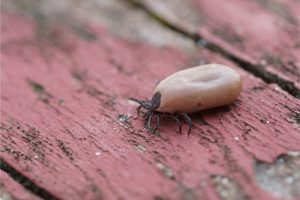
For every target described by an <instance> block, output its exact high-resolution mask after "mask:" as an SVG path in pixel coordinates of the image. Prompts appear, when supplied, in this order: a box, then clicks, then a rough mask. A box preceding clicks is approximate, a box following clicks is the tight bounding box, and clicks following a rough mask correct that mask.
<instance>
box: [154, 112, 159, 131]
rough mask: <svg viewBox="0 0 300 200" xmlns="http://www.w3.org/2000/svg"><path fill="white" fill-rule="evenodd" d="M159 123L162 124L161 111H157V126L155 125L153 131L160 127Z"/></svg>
mask: <svg viewBox="0 0 300 200" xmlns="http://www.w3.org/2000/svg"><path fill="white" fill-rule="evenodd" d="M159 124H160V113H157V121H156V127H155V129H154V131H153V133H154V132H155V131H156V130H157V129H158V128H159Z"/></svg>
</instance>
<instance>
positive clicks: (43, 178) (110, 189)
mask: <svg viewBox="0 0 300 200" xmlns="http://www.w3.org/2000/svg"><path fill="white" fill-rule="evenodd" d="M3 18H4V20H3V23H2V28H1V30H2V36H3V37H2V41H1V46H2V47H3V48H2V49H1V55H2V61H1V62H2V66H3V69H2V77H1V87H2V93H1V101H2V105H1V135H2V137H1V158H3V159H4V160H5V161H6V162H7V163H8V164H9V165H11V166H13V167H14V168H15V169H16V170H18V171H20V172H21V173H22V174H24V176H26V177H29V178H30V179H31V180H33V181H34V182H35V183H36V184H37V185H39V186H40V187H42V188H44V189H45V190H47V191H48V192H50V193H51V194H53V195H55V196H56V197H59V198H62V199H101V198H102V199H118V198H119V199H159V198H160V199H185V198H190V199H199V198H203V199H220V197H219V195H221V194H219V193H218V191H219V190H218V189H217V188H216V187H217V186H216V185H218V184H216V182H218V180H219V179H218V177H219V175H222V176H224V177H226V178H227V179H228V180H229V182H230V183H233V184H231V185H232V187H234V188H235V189H236V188H238V191H239V192H238V194H239V195H240V196H242V197H243V198H248V199H276V198H275V197H273V196H272V194H270V193H268V192H267V191H264V190H263V189H261V188H260V186H259V185H258V184H257V183H256V179H255V169H254V167H253V165H254V164H255V161H256V160H261V161H266V162H271V161H273V160H274V159H275V158H276V157H277V156H279V155H281V154H285V153H287V152H288V151H290V150H294V151H299V150H300V149H299V146H300V142H299V141H300V136H299V134H298V133H299V123H297V122H296V117H297V115H299V112H298V111H299V110H298V109H299V106H300V103H299V101H298V100H296V99H294V98H293V97H291V96H290V95H288V94H287V93H285V92H283V91H282V90H281V89H280V88H278V86H276V85H268V84H266V83H264V82H262V81H261V80H259V79H257V78H255V77H253V76H252V75H251V74H249V73H247V72H245V71H243V70H241V69H238V68H237V70H239V72H240V73H241V74H242V76H243V78H244V89H243V92H242V95H241V97H240V98H239V99H238V101H237V102H235V103H234V104H233V105H230V106H227V107H224V108H218V109H213V110H210V111H206V112H202V113H198V114H195V115H193V116H192V119H193V121H194V127H193V131H192V134H191V136H190V137H189V138H186V137H185V135H179V134H176V131H177V127H176V125H175V123H174V122H173V121H171V120H167V119H166V120H164V122H163V123H162V127H161V129H160V136H158V135H151V134H149V133H148V132H147V131H146V130H144V128H143V121H142V119H139V120H133V119H132V117H131V116H132V115H134V114H135V106H134V105H131V104H130V103H129V102H128V100H127V99H128V97H137V98H147V97H150V96H151V91H152V89H153V87H154V86H155V83H156V82H157V81H158V80H161V79H163V78H164V77H165V76H166V75H168V74H170V73H172V72H174V71H177V70H179V69H183V68H186V67H190V66H191V64H190V63H194V62H195V61H194V60H190V59H189V56H187V55H186V54H184V53H183V52H181V51H178V50H177V49H175V48H172V47H168V48H162V47H156V46H152V45H149V44H143V43H139V42H133V41H128V40H125V39H120V38H116V37H113V36H112V35H111V34H110V33H109V32H107V31H106V30H105V28H104V27H99V26H96V25H95V26H92V27H91V28H90V30H91V31H92V34H93V35H94V36H95V37H94V38H95V39H94V40H85V39H83V38H80V37H78V36H76V35H75V34H74V33H72V32H71V31H70V30H69V29H65V28H62V27H56V26H53V27H48V29H46V30H47V34H46V36H47V37H46V38H40V37H38V36H37V35H36V33H37V30H36V28H38V26H36V24H35V23H34V22H33V21H31V20H30V19H28V18H26V17H24V16H18V15H15V14H11V13H6V14H4V15H3ZM14 27H21V28H22V30H26V32H25V33H24V32H18V31H15V28H14ZM201 60H206V61H207V62H219V63H224V64H228V65H231V66H233V67H236V66H234V64H233V63H232V62H231V61H228V60H225V59H224V58H222V57H220V56H219V55H217V54H214V53H213V52H210V51H207V50H205V49H203V50H202V51H201ZM185 128H186V127H185ZM185 130H186V129H185ZM212 177H217V178H212ZM221 196H222V195H221Z"/></svg>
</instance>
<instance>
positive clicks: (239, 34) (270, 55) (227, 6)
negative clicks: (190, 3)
mask: <svg viewBox="0 0 300 200" xmlns="http://www.w3.org/2000/svg"><path fill="white" fill-rule="evenodd" d="M195 2H196V5H197V6H198V8H199V13H201V16H202V17H203V21H202V23H200V24H199V32H200V33H201V35H203V36H204V38H206V39H207V40H209V41H212V42H214V43H216V44H218V45H220V46H221V47H223V48H225V49H226V50H228V51H229V52H231V53H232V54H234V55H237V56H238V57H240V58H243V59H245V60H247V61H249V62H250V63H253V64H261V65H262V67H264V68H265V69H267V71H269V72H271V73H274V74H277V75H278V76H280V77H282V78H284V79H286V80H290V81H292V82H294V84H296V86H297V87H298V88H300V46H299V44H300V40H299V35H300V32H299V31H300V29H299V26H300V25H299V23H300V15H299V9H300V4H299V2H298V1H295V0H291V1H271V0H256V1H240V0H231V1H226V3H224V1H222V0H195Z"/></svg>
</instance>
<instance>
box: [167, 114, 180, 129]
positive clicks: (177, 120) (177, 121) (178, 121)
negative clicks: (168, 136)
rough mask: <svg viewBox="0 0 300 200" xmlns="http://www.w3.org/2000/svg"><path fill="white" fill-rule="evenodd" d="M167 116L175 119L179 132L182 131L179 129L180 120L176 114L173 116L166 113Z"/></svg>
mask: <svg viewBox="0 0 300 200" xmlns="http://www.w3.org/2000/svg"><path fill="white" fill-rule="evenodd" d="M168 116H170V117H171V118H172V119H174V120H175V121H176V123H177V125H178V128H179V133H182V131H181V122H180V120H179V118H178V115H175V116H174V115H172V114H168Z"/></svg>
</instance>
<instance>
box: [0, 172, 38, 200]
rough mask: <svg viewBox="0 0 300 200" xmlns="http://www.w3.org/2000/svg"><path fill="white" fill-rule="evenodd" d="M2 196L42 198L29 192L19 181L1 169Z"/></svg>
mask: <svg viewBox="0 0 300 200" xmlns="http://www.w3.org/2000/svg"><path fill="white" fill-rule="evenodd" d="M0 184H1V188H0V198H1V199H3V200H6V199H20V200H40V198H38V197H36V196H35V195H33V194H31V193H30V192H28V191H27V190H26V189H24V188H23V186H21V185H20V184H19V183H17V182H15V181H14V180H13V179H12V178H11V177H10V176H9V175H7V174H6V173H5V172H3V171H0Z"/></svg>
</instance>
